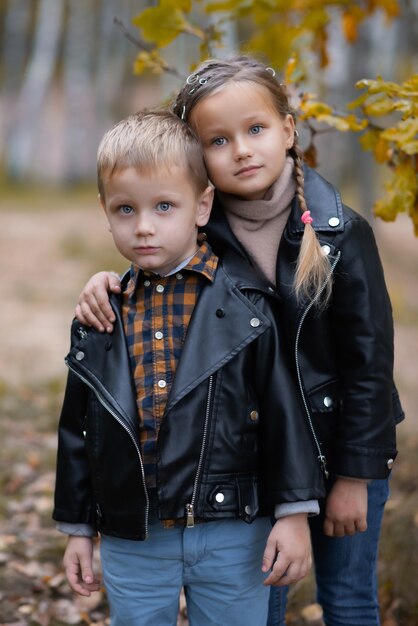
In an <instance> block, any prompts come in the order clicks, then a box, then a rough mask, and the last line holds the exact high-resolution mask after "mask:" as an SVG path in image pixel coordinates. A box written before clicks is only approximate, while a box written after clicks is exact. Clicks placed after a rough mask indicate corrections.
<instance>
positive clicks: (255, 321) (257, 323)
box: [250, 317, 261, 328]
mask: <svg viewBox="0 0 418 626" xmlns="http://www.w3.org/2000/svg"><path fill="white" fill-rule="evenodd" d="M260 324H261V322H260V320H259V319H258V317H253V318H252V319H250V326H252V327H253V328H257V326H260Z"/></svg>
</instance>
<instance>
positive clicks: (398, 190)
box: [373, 159, 418, 222]
mask: <svg viewBox="0 0 418 626" xmlns="http://www.w3.org/2000/svg"><path fill="white" fill-rule="evenodd" d="M385 188H386V192H387V193H386V196H385V197H384V198H382V199H379V200H377V202H376V203H375V205H374V209H373V210H374V213H375V215H377V216H378V217H380V218H382V219H383V220H385V221H389V222H390V221H393V220H394V219H395V217H396V215H397V214H398V213H400V212H405V211H406V212H407V213H409V214H411V215H412V212H413V211H414V206H415V203H416V201H417V194H418V180H417V176H416V173H415V168H414V166H413V164H412V159H405V160H403V161H401V162H400V163H399V164H398V165H397V166H396V168H395V170H394V173H393V176H392V177H391V179H390V180H389V181H388V182H387V183H386V185H385Z"/></svg>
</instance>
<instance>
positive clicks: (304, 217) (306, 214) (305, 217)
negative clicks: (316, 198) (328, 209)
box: [300, 211, 313, 224]
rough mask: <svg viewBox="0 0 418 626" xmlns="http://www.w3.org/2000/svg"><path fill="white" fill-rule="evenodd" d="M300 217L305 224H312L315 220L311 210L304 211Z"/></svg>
mask: <svg viewBox="0 0 418 626" xmlns="http://www.w3.org/2000/svg"><path fill="white" fill-rule="evenodd" d="M300 219H301V220H302V222H303V223H304V224H312V222H313V219H312V217H311V212H310V211H304V212H303V213H302V216H301V218H300Z"/></svg>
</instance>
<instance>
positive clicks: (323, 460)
mask: <svg viewBox="0 0 418 626" xmlns="http://www.w3.org/2000/svg"><path fill="white" fill-rule="evenodd" d="M318 460H319V464H320V466H321V467H322V471H323V472H324V476H325V478H329V471H328V470H327V460H326V458H325V457H324V455H323V454H320V455H319V456H318Z"/></svg>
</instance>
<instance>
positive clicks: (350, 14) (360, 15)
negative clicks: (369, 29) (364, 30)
mask: <svg viewBox="0 0 418 626" xmlns="http://www.w3.org/2000/svg"><path fill="white" fill-rule="evenodd" d="M365 17H366V14H365V11H364V10H363V9H362V8H361V7H359V6H358V5H355V4H353V5H351V6H350V7H349V8H348V9H346V10H345V11H343V14H342V16H341V20H342V28H343V33H344V36H345V38H346V40H347V41H348V42H349V43H354V42H355V41H357V37H358V26H359V24H360V23H361V22H362V21H363V20H364V18H365Z"/></svg>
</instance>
